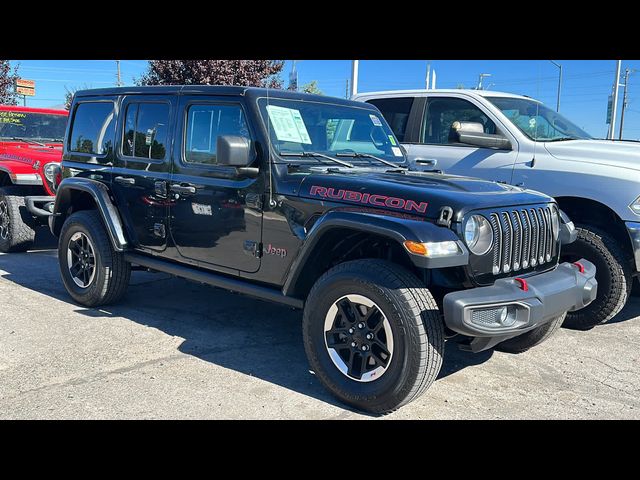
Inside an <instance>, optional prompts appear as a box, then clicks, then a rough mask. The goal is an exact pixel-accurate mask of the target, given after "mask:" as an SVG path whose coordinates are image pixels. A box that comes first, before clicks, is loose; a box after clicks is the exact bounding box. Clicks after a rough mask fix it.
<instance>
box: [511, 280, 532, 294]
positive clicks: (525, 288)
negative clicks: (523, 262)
mask: <svg viewBox="0 0 640 480" xmlns="http://www.w3.org/2000/svg"><path fill="white" fill-rule="evenodd" d="M514 280H515V281H516V282H518V283H519V284H520V288H521V289H522V291H523V292H528V291H529V285H527V281H526V280H525V279H524V278H518V277H516V278H514Z"/></svg>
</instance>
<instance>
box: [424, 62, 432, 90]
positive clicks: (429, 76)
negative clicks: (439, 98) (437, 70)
mask: <svg viewBox="0 0 640 480" xmlns="http://www.w3.org/2000/svg"><path fill="white" fill-rule="evenodd" d="M424 83H425V86H424V88H426V89H427V90H429V89H430V88H431V86H430V85H429V84H430V83H431V64H430V63H427V76H426V77H424Z"/></svg>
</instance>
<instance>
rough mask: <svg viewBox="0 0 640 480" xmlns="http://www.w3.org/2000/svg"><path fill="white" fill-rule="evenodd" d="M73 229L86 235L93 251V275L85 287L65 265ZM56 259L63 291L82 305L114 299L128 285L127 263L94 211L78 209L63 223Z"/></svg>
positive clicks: (129, 272)
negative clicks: (64, 289)
mask: <svg viewBox="0 0 640 480" xmlns="http://www.w3.org/2000/svg"><path fill="white" fill-rule="evenodd" d="M77 232H81V233H83V234H84V235H86V236H87V237H88V238H89V240H90V241H91V243H92V246H93V250H94V253H95V276H94V278H93V281H92V282H91V283H90V284H89V285H88V286H87V287H86V288H81V287H79V286H78V285H76V283H75V282H74V281H73V278H72V275H71V273H70V272H69V266H68V259H67V248H68V245H69V241H70V239H71V237H72V236H73V235H74V234H75V233H77ZM58 261H59V263H60V274H61V276H62V280H63V282H64V286H65V288H66V289H67V292H69V295H71V297H73V299H74V300H75V301H76V302H78V303H79V304H81V305H84V306H85V307H97V306H100V305H107V304H109V303H114V302H117V301H118V300H119V299H120V298H122V296H123V295H124V293H125V292H126V290H127V286H128V285H129V278H130V276H131V264H130V263H129V262H127V261H125V259H124V255H123V254H122V253H120V252H117V251H115V250H114V249H113V246H112V244H111V241H110V240H109V237H108V235H107V231H106V229H105V227H104V224H103V223H102V218H101V217H100V214H99V213H98V212H97V211H96V210H81V211H79V212H76V213H74V214H72V215H71V216H70V217H69V218H67V220H66V221H65V222H64V225H63V226H62V231H61V232H60V240H59V243H58Z"/></svg>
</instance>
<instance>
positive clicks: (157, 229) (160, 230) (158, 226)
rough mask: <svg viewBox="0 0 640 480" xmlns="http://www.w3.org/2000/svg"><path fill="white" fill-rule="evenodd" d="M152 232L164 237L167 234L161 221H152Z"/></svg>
mask: <svg viewBox="0 0 640 480" xmlns="http://www.w3.org/2000/svg"><path fill="white" fill-rule="evenodd" d="M153 234H154V235H155V236H156V237H160V238H164V237H165V236H166V235H167V230H166V228H165V227H164V224H163V223H154V224H153Z"/></svg>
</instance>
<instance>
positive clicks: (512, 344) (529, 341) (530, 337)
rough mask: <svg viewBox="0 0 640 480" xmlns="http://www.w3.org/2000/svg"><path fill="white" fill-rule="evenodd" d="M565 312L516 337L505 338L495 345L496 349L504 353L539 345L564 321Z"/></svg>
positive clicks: (523, 350) (518, 351)
mask: <svg viewBox="0 0 640 480" xmlns="http://www.w3.org/2000/svg"><path fill="white" fill-rule="evenodd" d="M565 316H566V313H563V314H562V315H560V316H558V317H556V318H554V319H553V320H551V321H550V322H547V323H545V324H544V325H541V326H539V327H537V328H534V329H533V330H529V331H528V332H526V333H523V334H522V335H518V336H517V337H513V338H510V339H509V340H505V341H504V342H500V343H499V344H498V345H496V347H495V348H496V350H498V351H500V352H506V353H523V352H526V351H527V350H529V349H530V348H533V347H535V346H536V345H540V344H541V343H542V342H544V341H545V340H547V339H548V338H549V337H551V335H553V334H554V333H555V332H556V331H557V330H558V329H559V328H560V327H561V326H562V323H563V322H564V318H565Z"/></svg>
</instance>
